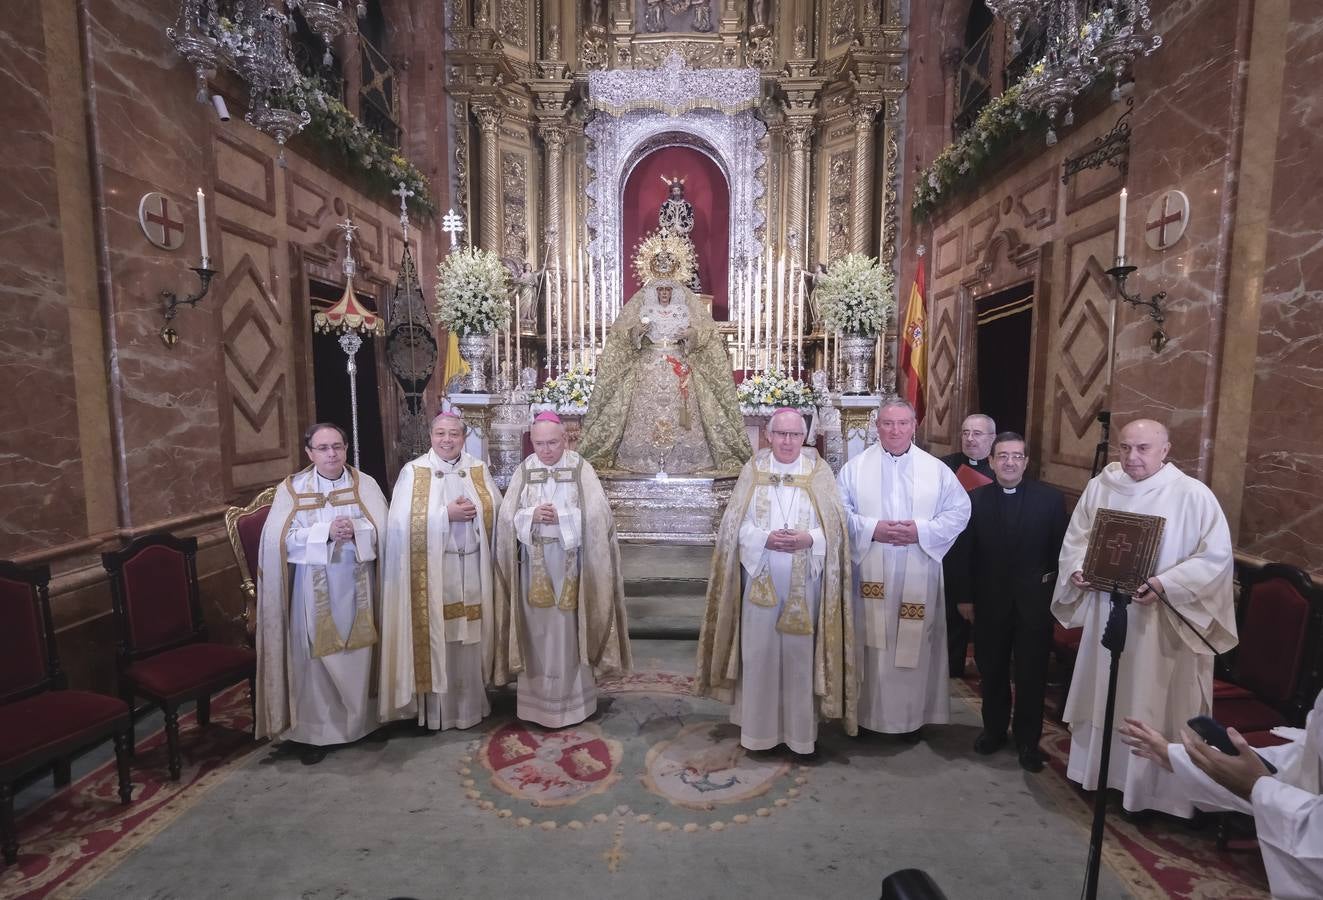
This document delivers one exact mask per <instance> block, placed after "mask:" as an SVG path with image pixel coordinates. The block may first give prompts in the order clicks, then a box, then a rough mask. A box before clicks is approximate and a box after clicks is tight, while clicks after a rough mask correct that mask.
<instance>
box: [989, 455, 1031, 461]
mask: <svg viewBox="0 0 1323 900" xmlns="http://www.w3.org/2000/svg"><path fill="white" fill-rule="evenodd" d="M993 458H994V459H996V460H997V461H998V462H1024V461H1025V460H1026V459H1028V458H1029V457H1027V456H1025V455H1024V454H1023V453H998V454H996V456H995V457H993Z"/></svg>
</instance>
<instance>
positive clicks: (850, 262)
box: [813, 253, 896, 337]
mask: <svg viewBox="0 0 1323 900" xmlns="http://www.w3.org/2000/svg"><path fill="white" fill-rule="evenodd" d="M894 281H895V279H894V276H893V275H892V274H891V272H890V271H889V270H887V269H884V268H882V267H881V266H879V265H878V264H877V260H876V259H875V258H874V257H871V256H865V255H864V254H862V253H851V254H849V255H848V256H845V257H843V258H841V259H838V260H834V261H833V262H832V263H831V264H830V265H829V266H828V267H827V274H825V275H823V276H822V278H821V279H820V280H819V281H818V285H817V287H815V288H814V289H813V301H814V303H815V304H816V305H817V307H818V313H819V315H821V316H822V321H823V322H824V323H825V324H826V326H827V328H828V329H829V330H831V331H840V332H842V333H844V334H860V335H865V336H868V337H871V336H873V335H877V334H881V333H882V332H883V331H884V330H885V329H886V327H887V316H888V315H890V314H891V312H892V310H894V309H895V308H896V298H895V297H893V296H892V287H893V285H894Z"/></svg>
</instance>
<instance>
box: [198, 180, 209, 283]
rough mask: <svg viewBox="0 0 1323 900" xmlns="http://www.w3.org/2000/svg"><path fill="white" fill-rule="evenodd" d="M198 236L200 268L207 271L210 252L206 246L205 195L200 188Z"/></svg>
mask: <svg viewBox="0 0 1323 900" xmlns="http://www.w3.org/2000/svg"><path fill="white" fill-rule="evenodd" d="M198 235H199V237H200V238H201V240H202V268H204V269H208V268H210V266H209V265H208V263H210V262H211V252H210V248H209V247H208V246H207V195H206V194H204V193H202V188H198Z"/></svg>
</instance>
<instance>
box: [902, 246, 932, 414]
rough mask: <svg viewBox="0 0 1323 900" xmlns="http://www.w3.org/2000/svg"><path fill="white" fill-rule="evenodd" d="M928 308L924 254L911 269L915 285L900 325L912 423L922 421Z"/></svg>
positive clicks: (926, 373)
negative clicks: (925, 291)
mask: <svg viewBox="0 0 1323 900" xmlns="http://www.w3.org/2000/svg"><path fill="white" fill-rule="evenodd" d="M927 330H928V311H927V310H926V309H925V308H924V300H923V257H922V256H920V257H919V258H918V266H917V268H916V269H915V271H914V287H913V288H911V289H910V302H909V303H908V304H906V306H905V324H904V325H903V326H901V329H900V370H901V372H902V373H904V375H905V399H906V400H908V401H909V402H910V405H911V406H913V407H914V412H915V424H916V425H917V424H918V423H919V422H922V421H923V413H924V408H923V406H924V404H923V394H924V385H925V383H926V382H927V381H928V335H927Z"/></svg>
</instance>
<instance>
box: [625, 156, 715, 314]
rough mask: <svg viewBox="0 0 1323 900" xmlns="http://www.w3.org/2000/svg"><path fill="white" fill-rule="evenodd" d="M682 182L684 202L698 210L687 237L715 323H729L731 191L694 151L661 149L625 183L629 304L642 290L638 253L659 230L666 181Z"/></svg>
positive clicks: (709, 163)
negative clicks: (636, 268)
mask: <svg viewBox="0 0 1323 900" xmlns="http://www.w3.org/2000/svg"><path fill="white" fill-rule="evenodd" d="M663 175H665V176H666V177H667V178H674V177H676V176H683V177H684V179H685V182H684V198H685V199H686V200H688V201H689V202H690V203H692V204H693V206H694V230H693V231H692V232H690V234H689V237H690V239H691V240H693V242H694V249H696V250H697V251H698V278H699V281H700V282H701V283H702V285H703V292H704V293H707V294H711V295H712V317H713V318H714V319H725V318H726V317H727V313H726V306H727V304H726V297H727V283H726V279H727V274H728V273H727V262H728V260H729V258H730V232H729V225H730V189H729V188H728V187H727V185H726V177H725V176H724V175H722V174H721V169H720V168H719V167H718V166H717V164H716V163H715V162H713V161H712V159H711V158H709V157H708V156H705V155H704V154H702V153H700V152H699V151H697V150H695V149H693V148H692V147H662V148H661V149H659V150H654V151H653V152H652V153H649V154H648V155H647V156H645V157H643V159H641V160H639V164H638V165H637V166H635V167H634V171H632V172H630V173H629V177H628V178H627V179H626V180H625V191H624V208H623V209H622V210H621V219H622V221H621V235H622V245H621V246H622V247H623V249H624V262H625V272H624V285H625V299H628V298H629V297H631V296H633V294H634V292H635V291H637V290H638V289H639V280H638V276H637V274H636V273H635V272H634V264H633V263H634V250H635V248H637V247H638V245H639V243H640V242H641V241H642V240H643V239H644V238H645V237H647V235H648V234H649V233H650V232H652V231H655V230H656V228H657V211H658V210H659V209H661V205H662V201H663V200H665V199H666V194H667V190H668V188H667V187H666V184H665V183H664V182H663V181H662V176H663Z"/></svg>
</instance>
